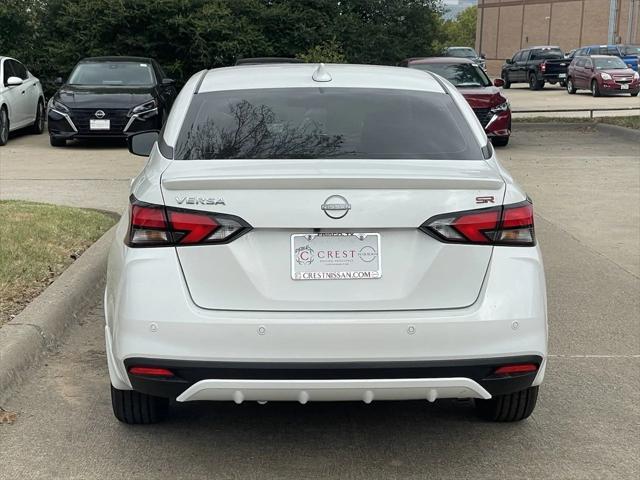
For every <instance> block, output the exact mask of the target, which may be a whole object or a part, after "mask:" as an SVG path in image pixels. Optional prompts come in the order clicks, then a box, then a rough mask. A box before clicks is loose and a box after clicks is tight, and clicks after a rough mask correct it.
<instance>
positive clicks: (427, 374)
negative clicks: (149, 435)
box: [124, 355, 542, 403]
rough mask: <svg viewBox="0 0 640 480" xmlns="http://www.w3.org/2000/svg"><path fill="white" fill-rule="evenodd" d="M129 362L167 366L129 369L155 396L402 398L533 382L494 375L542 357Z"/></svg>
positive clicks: (482, 394) (508, 388) (483, 392)
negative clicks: (141, 371)
mask: <svg viewBox="0 0 640 480" xmlns="http://www.w3.org/2000/svg"><path fill="white" fill-rule="evenodd" d="M124 363H125V367H126V368H127V371H129V369H130V368H131V367H134V366H138V367H139V366H146V367H157V368H164V369H168V370H170V371H171V372H173V374H174V376H173V377H169V378H158V377H151V376H145V375H133V374H131V373H128V377H129V381H130V382H131V386H132V387H133V389H134V390H136V391H138V392H143V393H147V394H149V395H155V396H158V397H167V398H177V400H178V401H192V400H234V401H236V402H237V403H240V402H241V401H243V400H258V401H260V400H265V401H266V400H288V401H301V402H302V403H305V402H306V400H310V401H323V400H324V401H326V400H329V401H331V400H363V401H365V402H367V403H368V402H369V401H371V400H403V399H418V398H421V399H425V398H426V399H430V400H434V399H435V398H452V397H453V398H466V397H471V398H485V399H486V398H490V397H491V396H492V395H499V394H505V393H512V392H516V391H519V390H523V389H525V388H527V387H529V386H531V385H532V384H533V382H534V380H535V377H536V373H537V372H533V373H522V374H517V375H506V376H500V375H495V374H494V372H495V370H496V369H497V368H498V367H500V366H503V365H505V364H523V363H527V364H529V363H532V364H535V365H536V366H537V367H538V368H540V367H541V366H542V357H540V356H535V355H530V356H523V357H508V358H488V359H473V360H457V361H456V360H450V361H415V362H316V363H284V362H281V363H269V362H266V363H265V362H189V361H175V360H174V361H171V360H160V359H146V358H129V359H127V360H125V362H124Z"/></svg>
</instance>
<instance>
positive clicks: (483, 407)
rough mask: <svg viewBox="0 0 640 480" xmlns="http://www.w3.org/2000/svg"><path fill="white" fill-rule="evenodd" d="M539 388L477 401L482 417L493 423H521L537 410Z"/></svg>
mask: <svg viewBox="0 0 640 480" xmlns="http://www.w3.org/2000/svg"><path fill="white" fill-rule="evenodd" d="M537 400H538V387H529V388H527V389H525V390H521V391H519V392H515V393H509V394H507V395H495V396H494V397H493V398H491V399H489V400H478V399H476V401H475V402H476V410H477V411H478V414H479V415H480V417H482V418H483V419H485V420H489V421H491V422H519V421H520V420H524V419H525V418H527V417H528V416H529V415H531V413H532V412H533V410H534V408H536V402H537Z"/></svg>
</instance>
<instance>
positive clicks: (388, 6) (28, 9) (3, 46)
mask: <svg viewBox="0 0 640 480" xmlns="http://www.w3.org/2000/svg"><path fill="white" fill-rule="evenodd" d="M441 14H442V10H441V5H440V0H155V1H154V2H151V1H149V0H0V52H2V54H4V55H9V56H14V57H16V58H18V59H20V60H21V61H23V62H24V63H25V64H26V65H27V67H28V68H29V69H30V70H31V71H32V72H33V73H34V74H35V75H37V76H38V77H40V79H41V81H42V83H43V85H44V87H45V91H46V93H47V94H51V93H52V92H53V91H54V88H55V87H54V85H53V79H54V78H56V77H58V76H62V77H66V76H68V75H69V73H70V71H71V69H72V68H73V66H74V65H75V64H76V63H77V62H78V61H79V60H80V59H82V58H85V57H88V56H100V55H138V56H145V57H153V58H155V59H157V60H158V61H159V62H160V64H161V65H162V66H163V67H164V69H165V71H166V72H167V74H168V75H170V76H171V77H173V78H176V79H177V80H178V81H179V82H180V81H186V80H187V79H188V78H189V77H190V76H191V75H193V74H194V73H196V72H198V71H199V70H202V69H204V68H215V67H221V66H228V65H233V64H234V63H235V61H236V60H237V59H238V58H242V57H259V56H282V57H295V56H298V57H300V58H304V59H307V60H308V61H318V60H323V61H334V62H336V61H339V62H342V61H346V62H351V63H374V64H387V65H395V64H397V63H398V62H399V61H400V60H402V59H403V58H406V57H409V56H418V55H429V54H433V53H435V52H436V51H437V48H438V45H439V42H441V39H442V33H443V23H442V21H441V19H440V16H441Z"/></svg>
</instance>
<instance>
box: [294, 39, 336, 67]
mask: <svg viewBox="0 0 640 480" xmlns="http://www.w3.org/2000/svg"><path fill="white" fill-rule="evenodd" d="M297 57H298V58H299V59H301V60H304V61H305V62H309V63H319V62H324V63H345V62H346V57H345V56H344V53H343V52H342V47H341V46H340V44H338V42H337V41H336V39H335V38H333V39H331V40H327V41H324V42H322V43H321V44H320V45H316V46H315V47H313V48H310V49H309V50H307V51H306V52H305V53H300V54H298V56H297Z"/></svg>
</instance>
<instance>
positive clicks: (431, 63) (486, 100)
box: [400, 57, 511, 147]
mask: <svg viewBox="0 0 640 480" xmlns="http://www.w3.org/2000/svg"><path fill="white" fill-rule="evenodd" d="M400 66H401V67H409V68H417V69H419V70H428V71H430V72H433V73H435V74H438V75H440V76H441V77H444V78H446V79H447V80H449V81H450V82H451V83H452V84H453V85H455V86H456V87H457V88H458V90H460V93H462V95H463V96H464V98H465V99H466V100H467V102H469V105H471V108H472V109H473V111H474V112H475V113H476V116H477V117H478V120H480V123H481V124H482V126H483V127H484V131H485V132H487V136H488V137H489V138H491V142H492V143H493V144H494V145H495V146H496V147H504V146H505V145H507V143H509V136H510V135H511V108H510V106H509V101H508V100H507V99H506V98H505V97H504V96H503V95H502V93H501V92H500V89H499V88H498V87H502V86H503V85H504V81H503V80H502V79H500V78H497V79H495V80H494V81H493V83H491V80H490V79H489V77H488V76H487V74H486V73H485V72H484V70H483V69H482V68H481V67H480V65H478V64H477V63H475V62H473V61H472V60H468V59H466V58H452V57H446V58H445V57H433V58H410V59H407V60H403V61H402V62H400Z"/></svg>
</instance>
